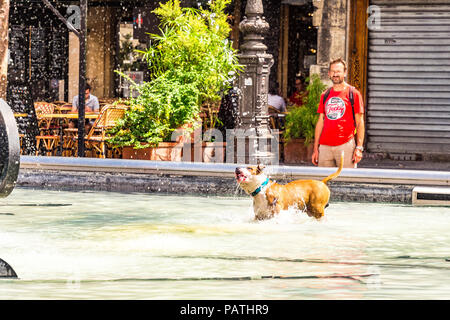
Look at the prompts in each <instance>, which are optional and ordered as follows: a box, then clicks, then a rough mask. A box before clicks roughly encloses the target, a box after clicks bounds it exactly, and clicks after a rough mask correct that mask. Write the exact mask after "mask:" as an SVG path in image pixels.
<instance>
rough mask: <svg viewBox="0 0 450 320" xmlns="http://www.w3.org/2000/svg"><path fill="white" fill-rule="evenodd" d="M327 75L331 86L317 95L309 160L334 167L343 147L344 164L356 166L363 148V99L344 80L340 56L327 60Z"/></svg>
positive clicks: (345, 72)
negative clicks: (317, 114) (318, 101)
mask: <svg viewBox="0 0 450 320" xmlns="http://www.w3.org/2000/svg"><path fill="white" fill-rule="evenodd" d="M328 76H329V77H330V79H331V81H332V82H333V87H331V88H329V89H328V90H327V91H325V92H324V93H322V96H321V98H320V103H319V109H318V110H317V112H318V113H319V120H318V121H317V124H316V130H315V138H314V153H313V155H312V159H311V160H312V163H313V164H314V165H315V166H316V165H319V166H320V167H337V166H339V162H340V156H341V152H342V151H344V168H356V166H357V163H358V162H360V161H361V159H362V153H363V150H364V149H363V143H364V103H363V99H362V97H361V93H359V91H358V90H356V89H355V88H354V87H351V86H350V85H349V84H348V83H346V82H345V81H344V79H345V77H346V76H347V64H346V63H345V61H344V60H343V59H341V58H339V59H336V60H333V61H331V62H330V66H329V69H328ZM352 97H353V99H352ZM324 100H325V101H324ZM352 100H353V106H352V103H351V101H352ZM355 135H356V137H355Z"/></svg>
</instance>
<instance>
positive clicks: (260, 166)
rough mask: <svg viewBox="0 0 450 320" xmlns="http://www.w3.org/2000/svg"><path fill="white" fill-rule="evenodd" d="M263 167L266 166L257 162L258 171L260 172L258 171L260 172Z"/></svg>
mask: <svg viewBox="0 0 450 320" xmlns="http://www.w3.org/2000/svg"><path fill="white" fill-rule="evenodd" d="M265 167H266V166H265V165H263V164H258V167H257V168H256V169H257V171H258V173H260V172H262V171H263V170H264V168H265Z"/></svg>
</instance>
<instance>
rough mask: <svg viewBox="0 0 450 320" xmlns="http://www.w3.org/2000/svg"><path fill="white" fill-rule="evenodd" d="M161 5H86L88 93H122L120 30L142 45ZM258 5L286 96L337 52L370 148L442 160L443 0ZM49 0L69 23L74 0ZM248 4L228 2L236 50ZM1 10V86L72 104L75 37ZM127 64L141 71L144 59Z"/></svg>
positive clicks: (446, 130) (447, 123)
mask: <svg viewBox="0 0 450 320" xmlns="http://www.w3.org/2000/svg"><path fill="white" fill-rule="evenodd" d="M159 2H160V1H152V0H129V1H112V0H103V1H89V2H88V6H89V9H88V17H87V21H88V25H87V33H88V34H87V39H88V40H87V52H86V56H87V58H86V64H87V74H86V76H87V80H88V82H89V83H90V84H91V85H92V87H93V94H94V95H96V96H98V97H100V98H108V97H117V96H120V95H121V94H123V92H122V91H121V80H120V77H119V76H118V75H117V74H116V73H115V72H114V70H117V69H121V68H122V67H123V66H124V61H125V62H126V61H127V60H126V59H127V58H126V57H125V58H124V57H123V55H122V54H121V53H123V48H124V46H123V44H124V43H126V39H124V37H123V34H122V35H121V33H123V32H125V30H132V34H131V38H132V39H134V40H133V41H135V40H138V41H137V44H136V43H135V44H134V45H135V46H137V45H138V44H139V45H141V46H146V45H148V36H147V35H146V32H154V31H155V30H156V31H157V24H158V22H157V19H155V16H154V15H152V14H151V13H150V12H151V10H153V9H154V8H155V7H156V6H157V5H158V4H159ZM181 2H182V4H183V5H185V6H193V7H195V6H198V5H206V3H207V1H206V0H204V1H203V0H198V1H191V0H185V1H181ZM262 2H263V6H264V12H265V13H264V16H265V19H266V21H267V22H268V23H269V25H270V30H269V32H268V33H267V34H266V35H265V44H266V45H267V47H268V50H267V51H268V53H269V54H271V55H272V56H273V59H274V65H273V66H272V68H271V73H270V78H271V79H272V80H276V81H277V82H278V83H279V84H280V88H281V93H282V95H283V96H284V97H285V98H287V97H288V96H289V95H290V93H291V91H292V90H293V89H294V86H293V84H294V81H295V77H296V76H298V75H302V76H308V75H309V74H310V73H318V74H320V75H321V78H322V79H323V80H324V81H328V79H327V71H328V62H329V61H330V60H331V59H334V58H336V57H343V58H344V59H346V60H347V61H348V65H349V75H348V82H349V83H350V84H352V85H354V86H355V87H356V88H357V89H359V90H360V91H361V93H362V95H363V97H364V101H365V105H366V114H365V117H366V123H367V125H366V137H367V138H366V149H367V150H368V151H369V152H372V153H380V154H383V155H385V156H392V157H398V158H401V157H404V158H411V159H414V158H417V157H419V158H420V157H422V158H425V157H441V158H444V159H449V158H450V89H448V88H450V87H449V86H448V84H449V81H450V62H449V61H450V59H449V58H450V43H449V41H450V0H422V1H419V0H408V1H406V0H263V1H262ZM52 3H53V4H54V6H55V7H56V8H57V10H58V11H59V12H60V13H61V15H63V16H64V17H66V18H68V19H69V20H70V19H72V20H71V21H73V22H74V23H76V6H77V5H78V4H79V1H57V2H56V1H55V2H52ZM246 4H247V0H233V1H232V3H231V5H230V6H229V8H228V11H229V15H230V24H231V26H232V33H231V40H232V41H233V45H234V47H235V48H236V49H239V45H240V43H241V41H242V39H241V35H240V32H239V23H240V21H242V19H243V17H244V16H245V6H246ZM9 17H10V21H9V49H10V50H9V52H10V57H9V65H8V85H13V86H14V85H15V86H20V85H27V86H28V87H29V88H30V90H31V91H32V98H33V100H34V101H38V100H65V101H71V99H72V97H73V96H75V95H76V94H78V76H79V75H78V63H79V44H78V38H77V37H76V36H75V35H74V34H73V32H70V31H69V30H68V29H67V27H66V26H65V25H64V24H63V23H62V22H61V21H60V20H59V19H58V18H57V17H56V16H55V15H54V14H53V13H52V12H51V11H50V10H49V9H48V8H46V7H45V6H44V5H43V4H42V2H40V1H31V0H28V1H27V0H11V5H10V15H9ZM124 41H125V42H124ZM134 62H136V61H134ZM132 65H133V66H132V67H130V68H134V69H135V71H142V72H144V73H145V69H146V68H145V64H144V63H140V62H139V61H137V62H136V63H134V64H132Z"/></svg>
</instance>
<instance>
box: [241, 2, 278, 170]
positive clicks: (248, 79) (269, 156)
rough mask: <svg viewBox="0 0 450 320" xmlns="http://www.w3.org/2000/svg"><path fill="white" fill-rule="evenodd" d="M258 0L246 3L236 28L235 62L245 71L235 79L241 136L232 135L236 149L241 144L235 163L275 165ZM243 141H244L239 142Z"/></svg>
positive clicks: (268, 59) (264, 26)
mask: <svg viewBox="0 0 450 320" xmlns="http://www.w3.org/2000/svg"><path fill="white" fill-rule="evenodd" d="M263 13H264V11H263V5H262V1H261V0H248V2H247V6H246V8H245V14H246V17H244V20H243V21H242V22H241V23H240V25H239V28H240V30H241V32H242V33H243V35H244V41H243V44H242V46H241V48H240V49H241V54H240V55H239V62H240V63H241V64H242V65H244V66H245V70H244V71H243V72H242V73H241V74H240V76H239V88H240V91H241V96H240V99H239V123H238V125H237V128H238V129H240V130H242V129H243V130H242V131H244V135H243V136H241V135H239V134H238V132H239V130H237V132H236V139H237V145H238V146H239V145H240V144H239V143H244V144H245V155H242V153H239V151H238V153H237V154H238V156H237V162H238V163H265V164H273V163H274V161H275V162H276V163H278V143H277V144H276V150H272V149H273V147H272V146H273V145H274V143H273V139H275V137H274V136H273V135H272V134H271V131H270V129H269V115H268V110H267V92H268V84H269V75H270V68H271V67H272V65H273V57H272V55H271V54H268V53H266V50H267V46H266V45H265V44H264V43H263V42H262V41H263V40H264V36H263V34H264V33H265V32H266V31H267V30H268V29H269V24H268V23H267V22H266V21H265V20H264V17H263V16H262V14H263ZM242 140H244V141H242Z"/></svg>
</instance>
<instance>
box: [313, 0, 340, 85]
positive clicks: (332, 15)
mask: <svg viewBox="0 0 450 320" xmlns="http://www.w3.org/2000/svg"><path fill="white" fill-rule="evenodd" d="M313 4H314V6H315V7H317V8H318V9H317V10H316V12H315V13H314V16H313V24H314V26H316V27H318V28H319V29H318V35H317V64H316V65H312V66H311V68H310V73H317V74H320V77H321V79H322V80H323V81H324V82H326V83H328V84H331V81H330V80H329V79H328V63H329V62H330V60H332V59H335V58H338V57H342V58H344V59H345V60H347V49H346V48H347V9H348V3H347V0H313Z"/></svg>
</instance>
